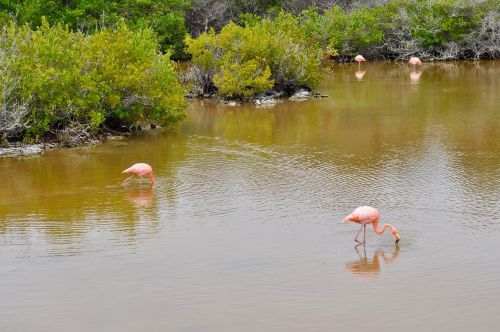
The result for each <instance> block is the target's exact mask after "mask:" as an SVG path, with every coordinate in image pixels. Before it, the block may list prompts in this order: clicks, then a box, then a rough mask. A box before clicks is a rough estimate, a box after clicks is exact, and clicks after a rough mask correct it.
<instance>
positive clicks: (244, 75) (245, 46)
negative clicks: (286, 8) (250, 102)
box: [186, 12, 321, 97]
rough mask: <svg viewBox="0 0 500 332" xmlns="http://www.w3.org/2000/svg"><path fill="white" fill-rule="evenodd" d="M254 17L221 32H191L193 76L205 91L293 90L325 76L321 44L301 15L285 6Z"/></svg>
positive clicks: (231, 93) (228, 93)
mask: <svg viewBox="0 0 500 332" xmlns="http://www.w3.org/2000/svg"><path fill="white" fill-rule="evenodd" d="M252 22H253V23H252V24H249V25H246V26H240V25H237V24H236V23H233V22H230V23H229V24H228V25H226V26H225V27H224V28H222V30H221V31H220V32H219V33H216V32H215V31H214V30H210V31H209V32H206V33H203V34H201V35H200V36H199V37H198V38H192V37H187V38H186V45H187V51H188V53H190V54H191V55H192V63H193V66H192V68H191V71H190V78H191V80H192V82H193V83H194V84H195V86H196V87H197V88H199V89H200V90H201V91H200V92H202V93H210V92H213V91H211V90H217V91H218V92H219V93H220V94H221V95H223V96H227V97H244V96H249V95H254V94H258V93H261V92H264V91H265V90H268V89H270V88H272V87H275V88H279V89H282V90H289V89H293V88H294V87H297V86H308V87H314V86H315V85H316V84H317V83H318V82H319V80H320V77H321V76H320V69H319V65H320V60H321V57H320V52H319V48H318V47H317V46H316V44H315V43H309V42H308V40H307V36H306V34H305V33H304V30H303V29H302V28H301V26H300V24H299V22H298V20H296V19H295V18H294V17H293V16H292V15H291V14H288V13H284V12H282V13H280V14H279V15H278V16H277V17H276V18H274V19H260V20H252Z"/></svg>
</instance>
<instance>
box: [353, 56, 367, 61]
mask: <svg viewBox="0 0 500 332" xmlns="http://www.w3.org/2000/svg"><path fill="white" fill-rule="evenodd" d="M354 61H357V62H365V61H366V60H365V58H364V57H363V56H362V55H361V54H358V55H356V57H355V58H354Z"/></svg>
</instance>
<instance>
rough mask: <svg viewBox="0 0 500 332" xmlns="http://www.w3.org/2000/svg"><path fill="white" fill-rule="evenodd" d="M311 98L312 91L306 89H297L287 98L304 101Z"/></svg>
mask: <svg viewBox="0 0 500 332" xmlns="http://www.w3.org/2000/svg"><path fill="white" fill-rule="evenodd" d="M311 98H312V93H311V92H310V91H307V90H299V91H297V92H295V93H294V94H293V96H291V97H290V98H289V100H291V101H304V100H308V99H311Z"/></svg>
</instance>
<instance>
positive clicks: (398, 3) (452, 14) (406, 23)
mask: <svg viewBox="0 0 500 332" xmlns="http://www.w3.org/2000/svg"><path fill="white" fill-rule="evenodd" d="M499 12H500V2H498V1H494V0H485V1H481V0H479V1H467V0H430V1H429V0H416V1H410V0H395V1H380V2H379V3H378V4H377V3H375V4H374V5H373V6H371V7H367V6H365V7H357V8H354V9H351V10H350V11H346V10H345V9H343V8H341V7H339V6H334V7H332V8H329V9H325V10H323V11H322V12H319V11H318V9H317V8H315V7H311V8H309V9H307V10H305V11H303V12H302V13H301V14H300V15H299V19H300V20H301V22H302V25H303V27H304V29H305V31H306V34H307V36H308V38H309V39H310V40H311V41H313V42H315V43H317V44H318V45H319V47H321V48H322V50H323V51H324V52H325V54H327V55H333V56H335V55H336V53H337V52H335V50H336V51H338V54H339V55H340V57H341V58H349V59H350V58H352V57H353V56H354V55H355V54H357V53H364V54H365V55H372V56H384V57H395V58H408V57H409V56H410V55H418V56H420V57H422V58H424V59H431V60H432V59H456V58H471V57H472V58H480V57H481V56H484V55H486V56H489V57H498V55H499V52H498V47H496V45H498V43H497V42H496V41H497V40H498V37H497V36H498V35H499V34H500V32H498V25H496V24H495V20H496V21H498V17H499ZM478 38H479V40H480V41H481V42H479V43H478V42H476V41H477V40H478Z"/></svg>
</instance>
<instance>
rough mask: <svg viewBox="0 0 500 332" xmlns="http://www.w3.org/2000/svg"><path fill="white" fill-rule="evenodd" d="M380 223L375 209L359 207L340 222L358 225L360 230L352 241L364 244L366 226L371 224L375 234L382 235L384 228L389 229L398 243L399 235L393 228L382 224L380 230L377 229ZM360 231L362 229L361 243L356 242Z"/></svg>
mask: <svg viewBox="0 0 500 332" xmlns="http://www.w3.org/2000/svg"><path fill="white" fill-rule="evenodd" d="M379 221H380V214H379V212H378V210H377V209H375V208H373V207H371V206H360V207H358V208H356V209H354V211H352V212H351V213H350V214H349V215H348V216H347V217H345V218H344V220H342V222H354V223H356V224H360V225H361V228H360V229H359V231H358V233H357V234H356V237H355V238H354V241H356V242H358V243H363V244H364V243H365V242H366V225H368V224H372V225H373V230H374V231H375V233H377V234H382V233H383V232H384V231H385V229H386V228H390V229H391V232H392V235H394V237H395V238H396V243H398V242H399V240H400V237H399V233H398V231H397V230H396V228H394V226H392V225H390V224H384V225H383V226H382V227H381V228H379V227H378V223H379ZM361 229H363V242H360V241H358V236H359V233H360V232H361Z"/></svg>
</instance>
